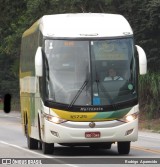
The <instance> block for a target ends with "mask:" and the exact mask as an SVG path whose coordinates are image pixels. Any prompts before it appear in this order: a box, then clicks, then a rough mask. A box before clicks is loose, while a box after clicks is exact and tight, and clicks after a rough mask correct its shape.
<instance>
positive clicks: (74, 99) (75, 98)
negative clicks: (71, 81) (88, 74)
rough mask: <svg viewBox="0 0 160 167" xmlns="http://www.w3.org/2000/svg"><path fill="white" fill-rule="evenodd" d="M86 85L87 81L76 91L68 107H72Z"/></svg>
mask: <svg viewBox="0 0 160 167" xmlns="http://www.w3.org/2000/svg"><path fill="white" fill-rule="evenodd" d="M87 84H88V81H84V83H83V85H82V86H81V88H80V89H79V90H78V92H77V94H76V95H75V97H74V98H73V100H72V102H71V104H70V105H69V106H68V107H72V106H73V104H74V103H75V102H76V100H77V99H78V97H79V95H80V94H81V93H82V91H83V89H84V88H85V87H86V85H87Z"/></svg>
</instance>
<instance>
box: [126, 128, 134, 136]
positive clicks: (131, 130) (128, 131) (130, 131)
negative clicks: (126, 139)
mask: <svg viewBox="0 0 160 167" xmlns="http://www.w3.org/2000/svg"><path fill="white" fill-rule="evenodd" d="M132 132H133V129H130V130H127V131H126V134H125V136H127V135H129V134H131V133H132Z"/></svg>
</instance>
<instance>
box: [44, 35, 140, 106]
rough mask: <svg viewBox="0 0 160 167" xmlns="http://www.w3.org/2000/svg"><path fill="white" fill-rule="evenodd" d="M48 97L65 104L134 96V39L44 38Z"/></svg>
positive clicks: (110, 102) (117, 100) (115, 101)
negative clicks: (82, 39) (81, 39)
mask: <svg viewBox="0 0 160 167" xmlns="http://www.w3.org/2000/svg"><path fill="white" fill-rule="evenodd" d="M45 55H46V61H45V71H46V72H45V73H46V75H45V76H46V94H47V99H48V100H50V101H53V102H57V103H62V104H66V105H68V106H73V105H76V106H91V105H115V104H118V103H121V102H125V101H128V100H132V99H135V98H137V91H136V90H137V87H136V79H137V77H136V76H137V75H136V63H135V57H134V47H133V39H132V38H126V39H102V40H88V41H87V40H84V41H80V40H45Z"/></svg>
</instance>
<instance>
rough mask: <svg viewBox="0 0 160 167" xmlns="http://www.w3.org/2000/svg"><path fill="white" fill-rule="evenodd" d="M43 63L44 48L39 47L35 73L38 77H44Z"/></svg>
mask: <svg viewBox="0 0 160 167" xmlns="http://www.w3.org/2000/svg"><path fill="white" fill-rule="evenodd" d="M42 71H43V63H42V48H41V47H38V48H37V52H36V55H35V72H36V76H37V77H42V75H43V73H42Z"/></svg>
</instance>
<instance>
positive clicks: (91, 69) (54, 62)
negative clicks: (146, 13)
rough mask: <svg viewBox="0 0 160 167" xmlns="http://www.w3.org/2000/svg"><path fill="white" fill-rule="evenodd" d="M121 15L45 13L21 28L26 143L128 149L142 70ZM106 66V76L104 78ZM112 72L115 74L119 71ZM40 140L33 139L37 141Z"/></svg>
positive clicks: (142, 58)
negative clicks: (29, 24)
mask: <svg viewBox="0 0 160 167" xmlns="http://www.w3.org/2000/svg"><path fill="white" fill-rule="evenodd" d="M146 64H147V60H146V55H145V52H144V51H143V49H142V48H141V47H140V46H137V45H135V44H134V38H133V31H132V29H131V27H130V25H129V23H128V22H127V20H126V19H125V18H124V17H123V16H121V15H116V14H95V13H82V14H57V15H46V16H43V17H42V18H40V19H39V20H38V21H37V22H35V23H34V24H33V25H32V26H31V27H30V28H29V29H28V30H26V31H25V32H24V34H23V36H22V45H21V56H20V98H21V113H22V123H23V127H24V132H25V135H26V136H27V141H28V148H29V149H37V148H38V146H39V145H40V146H42V150H43V153H44V154H52V153H53V151H54V144H55V143H58V144H61V145H65V146H77V145H85V146H90V147H93V148H95V149H98V148H106V149H109V148H111V145H112V143H117V148H118V152H119V154H128V153H129V151H130V142H131V141H136V140H137V138H138V114H139V106H138V75H139V74H141V75H143V74H145V73H146V71H147V65H146ZM110 69H112V71H113V69H114V75H115V76H114V77H113V76H112V79H106V78H109V77H111V76H108V75H109V74H108V71H109V70H110ZM119 78H120V79H119ZM39 143H40V144H39Z"/></svg>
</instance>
